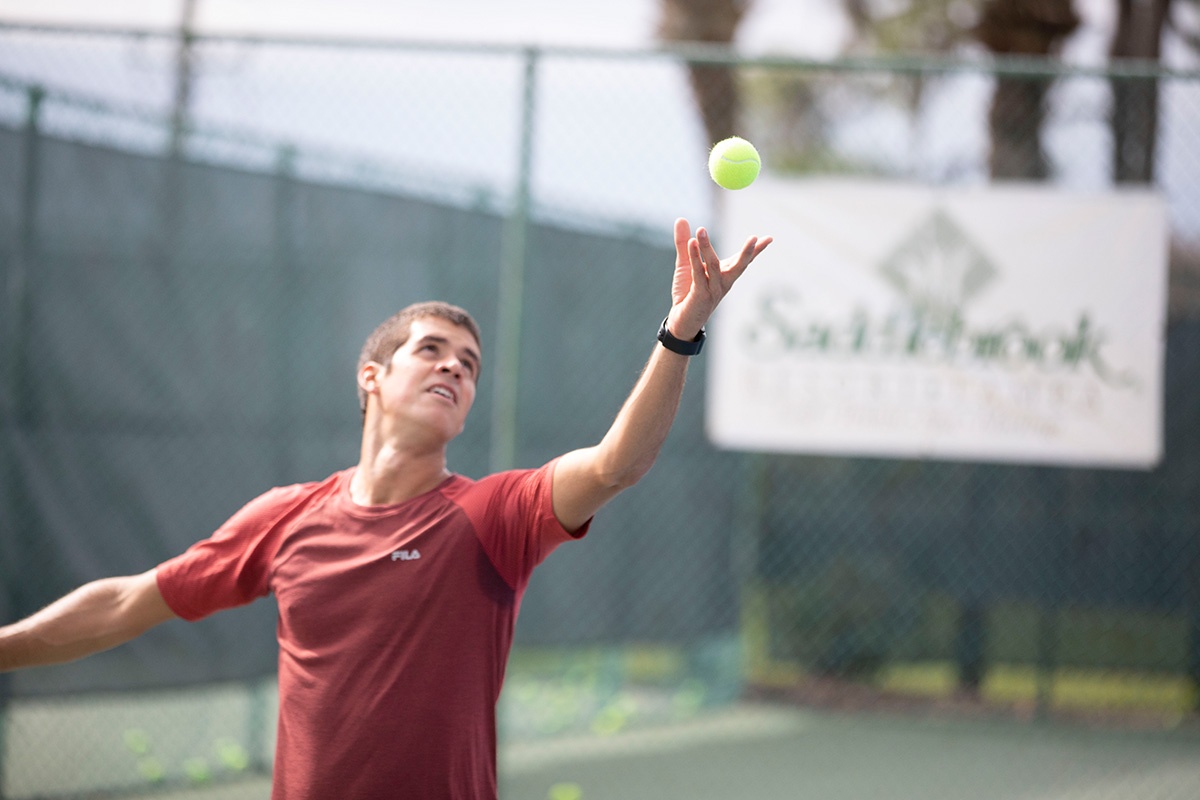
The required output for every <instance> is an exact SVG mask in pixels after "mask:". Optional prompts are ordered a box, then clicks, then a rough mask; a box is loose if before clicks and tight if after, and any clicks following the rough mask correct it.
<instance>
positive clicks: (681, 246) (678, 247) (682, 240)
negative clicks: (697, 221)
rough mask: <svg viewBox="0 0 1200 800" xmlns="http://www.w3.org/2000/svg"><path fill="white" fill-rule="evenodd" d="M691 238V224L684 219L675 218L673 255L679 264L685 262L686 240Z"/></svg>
mask: <svg viewBox="0 0 1200 800" xmlns="http://www.w3.org/2000/svg"><path fill="white" fill-rule="evenodd" d="M691 238H692V226H691V225H690V224H689V223H688V221H687V220H686V219H684V218H683V217H680V218H679V219H677V220H675V257H676V261H677V263H679V264H685V263H687V251H688V240H690V239H691Z"/></svg>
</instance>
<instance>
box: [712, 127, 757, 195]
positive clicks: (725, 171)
mask: <svg viewBox="0 0 1200 800" xmlns="http://www.w3.org/2000/svg"><path fill="white" fill-rule="evenodd" d="M760 169H762V159H761V158H759V157H758V151H757V150H755V149H754V145H752V144H750V143H749V142H747V141H746V140H745V139H742V138H740V137H738V136H732V137H730V138H728V139H725V140H723V141H720V142H717V143H716V144H715V145H713V149H712V152H710V153H709V154H708V174H709V175H711V176H712V179H713V180H714V181H716V182H717V185H718V186H721V187H723V188H725V189H745V188H746V187H747V186H749V185H750V184H752V183H754V179H755V178H757V177H758V171H759V170H760Z"/></svg>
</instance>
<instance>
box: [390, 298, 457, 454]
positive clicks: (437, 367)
mask: <svg viewBox="0 0 1200 800" xmlns="http://www.w3.org/2000/svg"><path fill="white" fill-rule="evenodd" d="M479 367H480V354H479V345H478V344H477V343H476V341H475V337H474V336H472V335H471V332H470V331H468V330H467V329H466V328H461V327H459V326H458V325H455V324H454V323H452V322H450V321H448V320H444V319H442V318H441V317H419V318H418V319H415V320H413V322H412V327H411V329H410V332H409V337H408V341H407V342H405V343H404V344H403V345H402V346H400V347H399V348H398V349H397V350H396V352H395V353H394V354H393V355H392V359H391V363H390V364H389V365H388V367H387V368H386V369H378V370H376V371H375V372H374V373H372V375H371V376H370V377H371V378H372V379H373V380H374V381H375V384H374V385H375V386H376V387H377V391H378V401H379V405H380V410H381V411H382V412H383V414H384V415H385V416H386V417H389V418H392V419H395V420H397V421H403V422H406V423H408V422H412V423H416V424H418V425H420V426H422V427H429V428H432V429H434V430H436V431H438V432H440V434H441V436H442V437H443V438H444V439H445V441H449V440H450V439H453V438H454V437H455V436H457V435H458V434H460V433H462V429H463V425H464V424H465V423H466V420H467V412H469V411H470V410H471V405H472V404H473V403H474V402H475V390H476V384H475V381H476V380H477V378H478V376H479ZM368 390H369V389H368Z"/></svg>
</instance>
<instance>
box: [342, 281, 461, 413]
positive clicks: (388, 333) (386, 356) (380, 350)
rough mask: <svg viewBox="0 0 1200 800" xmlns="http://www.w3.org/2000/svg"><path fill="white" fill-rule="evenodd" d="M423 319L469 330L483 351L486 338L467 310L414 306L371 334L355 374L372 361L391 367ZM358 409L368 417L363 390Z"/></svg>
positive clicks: (436, 305)
mask: <svg viewBox="0 0 1200 800" xmlns="http://www.w3.org/2000/svg"><path fill="white" fill-rule="evenodd" d="M422 317H438V318H439V319H444V320H446V321H447V322H450V323H452V324H454V325H457V326H459V327H460V328H465V329H466V330H467V331H468V332H469V333H470V334H471V335H472V336H474V337H475V343H476V344H477V345H479V349H480V350H482V349H483V342H482V338H483V337H482V336H481V335H480V333H479V325H478V324H477V323H476V322H475V319H474V318H473V317H472V316H471V315H470V314H469V313H467V312H466V311H465V310H464V309H461V308H459V307H458V306H455V305H451V304H450V303H443V302H441V301H440V300H431V301H428V302H424V303H413V304H412V305H411V306H407V307H406V308H402V309H400V310H399V311H397V312H396V313H395V314H393V315H392V316H390V317H388V318H387V319H385V320H384V321H383V322H381V323H380V324H379V327H377V328H376V329H375V330H373V331H371V335H370V336H368V337H367V341H366V342H364V343H363V348H362V352H361V353H359V355H358V366H357V367H356V368H355V370H354V372H355V374H356V375H357V374H358V370H360V369H362V367H363V365H364V364H366V363H368V362H370V361H374V362H375V363H377V364H383V365H385V366H386V365H388V364H389V363H390V362H391V360H392V356H394V355H395V354H396V351H397V350H399V349H400V348H401V347H403V346H404V343H405V342H407V341H408V337H409V334H410V333H411V331H412V324H413V321H414V320H418V319H421V318H422ZM358 406H359V408H360V409H361V410H362V412H363V413H364V414H365V413H367V393H366V392H365V391H363V388H362V387H361V386H360V387H358Z"/></svg>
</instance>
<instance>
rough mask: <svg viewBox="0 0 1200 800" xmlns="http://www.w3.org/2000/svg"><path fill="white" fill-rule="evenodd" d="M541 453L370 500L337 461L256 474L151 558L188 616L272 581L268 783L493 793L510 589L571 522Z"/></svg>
mask: <svg viewBox="0 0 1200 800" xmlns="http://www.w3.org/2000/svg"><path fill="white" fill-rule="evenodd" d="M553 463H554V462H551V463H550V464H547V465H546V466H544V467H542V468H541V469H537V470H518V471H511V472H502V473H499V474H496V475H492V476H489V477H487V478H484V479H482V480H480V481H472V480H470V479H468V478H464V477H461V476H458V475H455V476H452V477H450V478H447V479H446V480H445V481H444V482H443V483H442V484H441V485H440V486H438V487H437V488H436V489H434V490H433V491H430V492H427V493H426V494H423V495H421V496H419V497H416V498H413V499H412V500H409V501H407V502H404V503H400V504H398V505H394V506H373V507H362V506H358V505H355V503H354V502H353V501H352V500H351V499H350V493H349V485H350V478H351V476H352V475H353V474H354V471H353V469H347V470H344V471H342V472H338V473H335V474H334V475H332V476H330V477H329V478H328V479H326V480H325V481H323V482H321V483H310V484H302V485H296V486H287V487H283V488H278V489H272V490H271V491H269V492H267V493H266V494H264V495H262V496H261V497H259V498H257V499H256V500H253V501H251V502H250V503H249V504H248V505H247V506H246V507H245V508H243V509H242V510H240V511H239V512H238V513H237V514H235V515H234V516H233V517H232V518H231V519H230V520H229V521H228V522H226V523H225V524H224V525H223V526H221V528H220V529H219V530H217V532H216V533H215V534H213V536H212V537H211V538H209V539H206V540H204V541H202V542H199V543H197V544H195V545H193V546H192V547H191V548H190V549H188V551H187V552H185V553H184V554H182V555H180V556H178V557H176V558H174V559H172V560H170V561H167V562H165V563H164V564H162V565H161V566H160V567H159V568H158V586H159V589H160V590H161V591H162V594H163V597H164V598H165V599H166V601H167V604H168V605H169V606H170V607H171V609H172V610H173V611H174V612H175V613H176V614H178V615H179V616H180V617H183V618H184V619H187V620H197V619H200V618H201V617H205V616H207V615H209V614H211V613H213V612H215V611H219V610H221V609H224V608H230V607H233V606H238V605H243V604H245V603H248V602H250V601H251V600H254V599H255V598H258V597H262V596H264V595H266V594H267V593H268V592H273V593H274V594H275V597H276V600H277V601H278V605H279V623H278V638H279V646H280V651H279V697H280V703H279V731H278V737H277V743H276V755H275V778H274V786H273V790H272V795H271V796H272V798H273V800H300V799H301V798H312V799H314V800H315V799H317V798H321V799H322V800H324V799H325V798H339V800H367V799H368V798H386V799H387V800H401V799H404V798H413V800H441V799H442V798H447V799H449V798H454V799H455V800H458V798H463V800H467V799H468V798H469V799H470V800H484V799H486V800H492V799H493V798H495V797H496V793H497V788H496V701H497V699H498V698H499V695H500V687H501V684H502V682H503V679H504V667H505V662H506V660H507V658H508V651H509V648H510V646H511V644H512V635H513V626H514V624H515V623H516V619H517V611H518V608H519V606H520V602H521V595H522V593H523V592H524V590H525V586H526V584H527V582H528V580H529V576H530V573H531V572H532V571H533V568H534V567H535V566H536V565H537V564H538V563H540V562H541V561H542V559H544V558H545V557H546V556H547V555H548V554H549V553H550V551H551V550H553V549H554V548H555V547H556V546H557V545H558V544H560V543H561V542H563V541H566V540H567V539H569V538H571V534H568V533H567V532H566V531H564V530H563V528H562V526H561V525H559V523H558V521H557V519H556V518H555V516H554V511H553V509H552V507H551V501H550V487H551V477H552V475H553ZM585 531H586V527H585V528H584V529H583V530H580V531H578V532H576V533H575V534H574V536H576V537H578V536H582V535H583V534H584V532H585Z"/></svg>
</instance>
